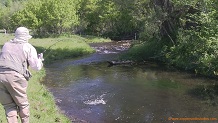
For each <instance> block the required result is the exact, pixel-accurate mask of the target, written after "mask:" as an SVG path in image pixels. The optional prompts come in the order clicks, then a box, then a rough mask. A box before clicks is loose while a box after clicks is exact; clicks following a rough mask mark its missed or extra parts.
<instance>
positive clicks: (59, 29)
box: [11, 0, 78, 35]
mask: <svg viewBox="0 0 218 123" xmlns="http://www.w3.org/2000/svg"><path fill="white" fill-rule="evenodd" d="M76 3H77V2H76V1H72V0H65V1H60V0H31V1H29V2H28V3H27V4H26V5H25V7H24V9H23V10H21V11H18V12H16V13H14V14H13V16H12V17H11V22H12V24H13V26H18V25H24V26H27V27H30V28H31V29H33V30H35V31H36V32H37V33H38V34H39V35H44V34H61V33H63V32H64V31H66V30H70V29H71V28H72V27H74V26H75V25H77V24H78V16H77V14H76Z"/></svg>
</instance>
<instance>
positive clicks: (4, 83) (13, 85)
mask: <svg viewBox="0 0 218 123" xmlns="http://www.w3.org/2000/svg"><path fill="white" fill-rule="evenodd" d="M31 38H32V36H31V35H29V30H28V29H27V28H25V27H19V28H17V29H16V31H15V38H14V39H12V40H10V41H8V42H6V43H5V44H4V46H3V47H2V51H1V54H0V103H1V104H2V105H3V106H4V109H5V114H6V117H7V121H8V123H18V114H19V116H20V119H21V122H22V123H29V103H28V99H27V93H26V92H27V86H28V82H27V81H28V80H29V79H30V77H31V74H30V72H29V70H28V67H31V68H32V69H33V70H40V69H41V68H42V67H43V63H42V61H43V54H42V53H41V54H38V55H37V51H36V49H35V48H34V47H33V46H32V45H31V44H30V43H28V40H29V39H31Z"/></svg>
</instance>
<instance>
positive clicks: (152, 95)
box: [43, 42, 218, 123]
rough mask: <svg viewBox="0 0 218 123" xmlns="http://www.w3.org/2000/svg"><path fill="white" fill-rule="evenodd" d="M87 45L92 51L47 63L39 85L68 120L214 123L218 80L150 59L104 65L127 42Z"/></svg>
mask: <svg viewBox="0 0 218 123" xmlns="http://www.w3.org/2000/svg"><path fill="white" fill-rule="evenodd" d="M90 46H92V47H93V48H95V49H96V53H94V54H91V55H89V56H85V57H82V58H79V59H70V60H64V61H59V62H56V63H54V64H51V65H49V66H47V67H46V73H47V75H46V77H45V78H44V80H43V84H44V85H45V86H46V87H47V88H48V89H49V91H51V93H52V94H53V95H54V97H55V100H56V104H57V105H58V106H59V108H60V110H61V111H62V113H64V114H66V115H67V116H68V117H69V118H71V119H72V122H81V123H84V122H88V123H160V122H163V123H166V122H167V123H168V122H169V123H172V122H175V123H177V122H182V121H179V120H178V118H186V119H187V118H189V119H188V120H192V119H193V118H198V121H197V122H198V123H208V122H211V123H217V122H218V120H216V118H218V85H217V84H218V83H217V80H214V79H209V78H205V77H198V76H196V75H194V74H190V73H186V72H180V71H177V70H169V69H167V68H165V67H164V66H162V65H158V64H155V63H150V62H147V63H145V64H143V65H133V64H120V65H113V66H109V64H108V62H107V61H112V60H116V59H117V58H118V57H119V55H120V53H122V52H125V51H126V50H127V49H128V46H129V45H128V42H120V43H117V42H110V43H96V44H90ZM75 117H76V118H75ZM191 118H192V119H191ZM200 118H211V119H209V120H207V119H200ZM173 120H174V121H173ZM183 120H185V119H183ZM186 122H187V121H186ZM190 122H191V121H190Z"/></svg>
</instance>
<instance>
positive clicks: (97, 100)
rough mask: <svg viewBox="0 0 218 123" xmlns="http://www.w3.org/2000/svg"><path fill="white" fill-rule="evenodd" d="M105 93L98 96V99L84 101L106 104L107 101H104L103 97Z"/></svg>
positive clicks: (90, 103) (88, 103) (91, 103)
mask: <svg viewBox="0 0 218 123" xmlns="http://www.w3.org/2000/svg"><path fill="white" fill-rule="evenodd" d="M104 95H105V94H103V95H101V96H100V98H97V99H91V100H87V101H84V102H83V103H85V104H86V105H98V104H103V105H105V104H106V101H104V99H103V96H104Z"/></svg>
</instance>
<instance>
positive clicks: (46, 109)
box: [0, 33, 108, 123]
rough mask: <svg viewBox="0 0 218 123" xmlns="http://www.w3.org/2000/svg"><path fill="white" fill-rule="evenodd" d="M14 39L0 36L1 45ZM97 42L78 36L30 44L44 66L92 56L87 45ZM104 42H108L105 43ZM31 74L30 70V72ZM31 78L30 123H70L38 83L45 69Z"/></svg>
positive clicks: (2, 117) (1, 119)
mask: <svg viewBox="0 0 218 123" xmlns="http://www.w3.org/2000/svg"><path fill="white" fill-rule="evenodd" d="M12 38H13V35H11V34H7V35H4V34H1V33H0V45H1V46H3V44H4V42H6V41H8V40H10V39H12ZM93 39H94V40H96V38H84V37H80V36H76V35H74V36H71V37H59V38H42V39H40V38H35V39H34V38H33V39H30V41H29V42H30V43H31V44H32V45H33V46H35V47H36V49H37V52H38V53H40V52H43V51H45V50H46V52H45V53H44V58H45V61H44V62H45V65H46V64H49V63H51V62H54V61H55V60H63V59H66V58H74V57H78V56H82V55H86V54H90V53H92V52H94V50H93V49H92V48H91V47H89V45H88V44H87V43H89V42H96V41H93ZM105 41H108V40H107V39H106V40H105ZM31 71H32V70H31ZM32 74H33V77H32V78H31V79H30V81H29V87H28V98H29V102H30V112H31V115H30V122H31V123H55V122H60V123H70V122H72V121H70V120H69V119H68V118H67V117H66V116H65V115H64V114H62V113H61V112H60V110H59V109H58V107H57V106H56V104H55V99H54V97H53V95H52V94H51V93H50V92H49V91H48V90H47V89H46V87H45V86H44V85H43V84H42V83H40V81H41V80H42V79H43V77H44V76H45V75H46V71H45V69H42V70H40V71H38V72H36V71H32ZM0 114H1V115H0V123H6V118H5V115H4V114H5V113H4V109H3V107H2V106H1V105H0Z"/></svg>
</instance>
